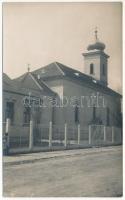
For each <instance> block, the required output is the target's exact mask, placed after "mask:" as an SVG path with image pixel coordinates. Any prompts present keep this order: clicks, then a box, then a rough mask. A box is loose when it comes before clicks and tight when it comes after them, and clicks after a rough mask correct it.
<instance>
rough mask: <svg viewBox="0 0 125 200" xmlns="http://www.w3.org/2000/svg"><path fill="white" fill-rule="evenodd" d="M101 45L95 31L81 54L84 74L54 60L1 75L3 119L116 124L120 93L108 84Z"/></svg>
mask: <svg viewBox="0 0 125 200" xmlns="http://www.w3.org/2000/svg"><path fill="white" fill-rule="evenodd" d="M105 48H106V46H105V44H103V43H102V42H100V41H99V39H98V37H97V31H95V43H94V44H90V45H89V46H88V47H87V51H86V52H84V53H83V54H82V56H83V58H84V73H82V72H80V71H78V70H75V69H72V68H70V67H68V66H65V65H63V64H61V63H58V62H54V63H51V64H48V65H47V66H44V67H41V68H39V69H37V70H35V71H32V72H30V70H29V69H28V72H27V73H25V74H23V75H22V76H20V77H18V78H16V79H13V80H12V79H10V78H9V77H8V76H7V75H6V74H4V75H3V121H5V120H6V118H10V120H11V124H12V125H14V124H22V126H23V125H25V124H28V123H29V121H30V120H31V119H32V120H34V121H35V123H41V124H47V123H49V122H50V121H52V123H53V124H56V125H63V124H64V123H67V124H71V125H75V124H80V125H81V126H88V125H90V124H102V125H105V126H120V125H121V98H122V96H121V95H120V94H118V93H117V92H115V91H114V90H112V89H110V88H109V87H108V59H109V55H107V54H106V53H105ZM29 99H30V105H29ZM33 102H35V104H33ZM36 102H37V103H36ZM36 104H37V106H36Z"/></svg>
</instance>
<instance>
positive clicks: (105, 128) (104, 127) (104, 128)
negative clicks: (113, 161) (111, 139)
mask: <svg viewBox="0 0 125 200" xmlns="http://www.w3.org/2000/svg"><path fill="white" fill-rule="evenodd" d="M104 142H106V126H104Z"/></svg>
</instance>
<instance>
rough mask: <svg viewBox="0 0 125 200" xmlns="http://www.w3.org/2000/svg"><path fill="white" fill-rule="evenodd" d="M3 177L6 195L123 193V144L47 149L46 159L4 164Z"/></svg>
mask: <svg viewBox="0 0 125 200" xmlns="http://www.w3.org/2000/svg"><path fill="white" fill-rule="evenodd" d="M68 152H69V153H68ZM40 154H41V155H44V157H45V155H46V153H39V154H38V155H39V157H40ZM55 154H58V156H52V155H55ZM34 155H35V154H34ZM49 155H51V156H50V158H49ZM59 155H60V156H59ZM62 155H63V156H62ZM67 155H68V156H67ZM29 156H30V159H31V154H30V155H29ZM10 159H11V160H14V157H13V158H10ZM15 159H16V158H15ZM23 159H24V158H23ZM3 177H4V178H3V181H4V188H3V195H4V196H5V197H86V196H87V197H90V196H93V197H96V196H100V197H104V196H107V197H112V196H113V197H117V196H121V195H122V148H121V147H120V146H119V147H118V146H117V147H110V148H108V147H107V148H105V147H103V148H99V149H97V150H96V151H95V149H91V150H90V149H88V150H86V149H85V150H84V149H82V150H78V149H77V150H71V151H60V152H58V153H55V152H47V159H45V158H44V159H41V160H37V161H36V162H33V163H31V162H29V163H25V164H16V165H8V166H7V165H5V166H4V170H3Z"/></svg>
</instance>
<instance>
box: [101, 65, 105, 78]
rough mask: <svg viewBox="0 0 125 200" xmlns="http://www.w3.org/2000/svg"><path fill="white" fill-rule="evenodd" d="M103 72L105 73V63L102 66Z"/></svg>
mask: <svg viewBox="0 0 125 200" xmlns="http://www.w3.org/2000/svg"><path fill="white" fill-rule="evenodd" d="M102 74H103V75H105V65H104V64H103V66H102Z"/></svg>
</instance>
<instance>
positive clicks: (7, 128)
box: [5, 118, 10, 147]
mask: <svg viewBox="0 0 125 200" xmlns="http://www.w3.org/2000/svg"><path fill="white" fill-rule="evenodd" d="M9 131H10V119H9V118H7V119H6V130H5V133H6V134H7V146H8V147H9V146H10V136H9Z"/></svg>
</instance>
